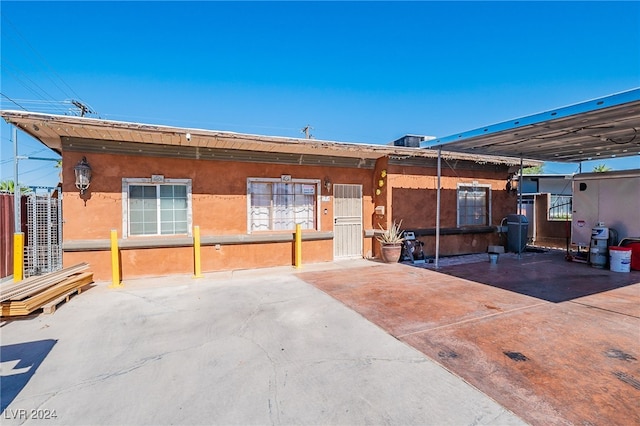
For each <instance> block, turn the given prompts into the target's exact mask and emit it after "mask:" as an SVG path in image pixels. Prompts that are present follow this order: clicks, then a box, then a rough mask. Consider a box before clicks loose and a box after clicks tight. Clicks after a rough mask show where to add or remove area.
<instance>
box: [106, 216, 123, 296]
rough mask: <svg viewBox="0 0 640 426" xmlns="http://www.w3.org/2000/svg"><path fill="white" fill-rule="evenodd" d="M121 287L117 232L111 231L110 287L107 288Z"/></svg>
mask: <svg viewBox="0 0 640 426" xmlns="http://www.w3.org/2000/svg"><path fill="white" fill-rule="evenodd" d="M120 287H122V281H120V250H119V248H118V231H116V230H115V229H112V230H111V285H110V286H109V288H120Z"/></svg>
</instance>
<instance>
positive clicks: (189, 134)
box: [187, 133, 191, 141]
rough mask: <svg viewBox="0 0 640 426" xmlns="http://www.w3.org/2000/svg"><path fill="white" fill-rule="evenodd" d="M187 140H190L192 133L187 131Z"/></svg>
mask: <svg viewBox="0 0 640 426" xmlns="http://www.w3.org/2000/svg"><path fill="white" fill-rule="evenodd" d="M187 140H188V141H190V140H191V133H187Z"/></svg>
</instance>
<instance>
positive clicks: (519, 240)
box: [518, 154, 523, 259]
mask: <svg viewBox="0 0 640 426" xmlns="http://www.w3.org/2000/svg"><path fill="white" fill-rule="evenodd" d="M522 165H523V163H522V154H520V179H519V180H518V259H521V258H522Z"/></svg>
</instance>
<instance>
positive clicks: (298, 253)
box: [294, 223, 302, 269]
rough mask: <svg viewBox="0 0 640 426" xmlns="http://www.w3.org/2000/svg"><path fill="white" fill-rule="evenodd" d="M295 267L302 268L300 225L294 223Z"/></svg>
mask: <svg viewBox="0 0 640 426" xmlns="http://www.w3.org/2000/svg"><path fill="white" fill-rule="evenodd" d="M294 251H295V267H296V268H298V269H299V268H302V226H301V225H300V224H299V223H297V224H296V242H295V250H294Z"/></svg>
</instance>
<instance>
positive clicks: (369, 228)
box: [1, 111, 531, 280]
mask: <svg viewBox="0 0 640 426" xmlns="http://www.w3.org/2000/svg"><path fill="white" fill-rule="evenodd" d="M1 115H2V116H3V118H4V119H5V120H6V121H7V122H9V123H11V124H13V125H15V126H17V127H18V128H19V129H20V130H22V131H24V132H25V133H28V134H29V135H31V136H33V137H34V138H36V139H38V140H40V141H41V142H42V143H43V144H45V145H46V146H48V147H49V148H51V149H53V150H54V151H56V152H58V153H60V154H61V156H62V165H63V167H62V194H63V202H62V212H63V222H64V225H63V263H64V266H71V265H74V264H77V263H79V262H88V263H89V264H90V265H91V268H92V270H93V272H94V277H95V279H96V280H109V279H110V278H111V252H110V235H111V231H112V230H116V231H117V235H118V245H119V248H120V271H121V275H122V278H123V279H126V278H131V277H139V276H158V275H165V274H188V273H192V272H193V267H194V266H193V265H194V254H193V243H194V234H193V232H194V227H198V229H199V234H200V241H201V262H202V271H203V272H210V271H221V270H233V269H246V268H260V267H269V266H282V265H291V264H292V262H293V258H294V249H293V247H294V236H295V235H294V229H295V225H296V224H300V225H301V228H302V261H303V263H315V262H328V261H333V260H335V259H343V258H345V259H346V258H362V257H365V258H369V257H377V256H378V255H379V247H378V246H377V241H376V240H375V238H374V234H375V232H376V230H379V229H380V226H382V227H384V228H386V227H387V226H389V225H390V224H391V223H392V221H394V220H395V221H399V220H402V227H403V228H404V229H406V230H412V231H414V232H415V234H416V235H417V236H418V237H420V239H421V240H422V241H424V242H425V246H424V249H425V252H426V254H427V255H430V254H433V251H434V245H435V237H434V230H435V226H436V225H435V220H436V208H435V206H436V185H437V179H436V176H437V175H436V165H437V153H436V151H433V150H429V149H423V148H419V147H407V146H396V145H397V144H398V143H397V142H398V141H396V145H367V144H354V143H341V142H330V141H321V140H313V139H311V140H310V139H296V138H286V137H272V136H260V135H249V134H239V133H232V132H223V131H210V130H201V129H186V128H177V127H169V126H159V125H149V124H141V123H129V122H118V121H109V120H102V119H95V118H86V117H72V116H57V115H50V114H41V113H31V112H23V111H2V112H1ZM400 141H401V140H400ZM400 144H401V143H400ZM83 158H85V159H86V162H87V163H88V164H89V166H90V168H91V181H90V185H89V187H88V188H87V190H86V191H84V193H81V192H80V191H79V190H78V189H77V188H76V185H75V174H74V167H75V166H76V165H77V164H78V163H79V162H80V161H81V160H82V159H83ZM442 159H443V161H442V164H443V166H442V178H441V194H442V195H441V231H440V233H441V239H440V254H441V255H449V254H461V253H480V252H485V251H486V250H487V247H488V245H492V244H500V243H501V241H500V236H499V234H498V232H497V228H496V225H499V224H500V221H501V220H502V218H504V217H505V216H506V215H507V214H510V213H514V212H515V211H516V205H517V197H516V196H515V193H514V192H512V191H507V190H506V189H505V184H506V182H507V179H508V178H509V176H510V173H513V168H514V166H519V164H520V159H515V158H504V157H488V156H479V155H469V154H455V153H447V152H443V153H442ZM525 165H531V164H530V162H525Z"/></svg>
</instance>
